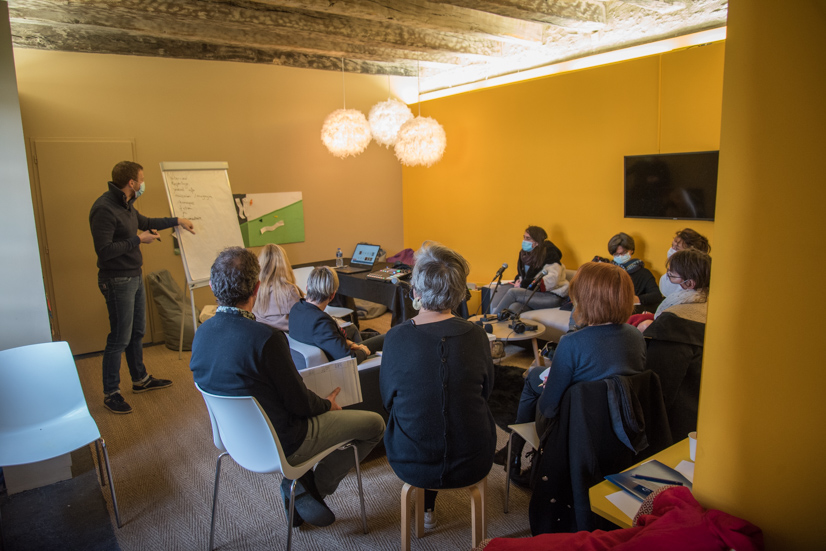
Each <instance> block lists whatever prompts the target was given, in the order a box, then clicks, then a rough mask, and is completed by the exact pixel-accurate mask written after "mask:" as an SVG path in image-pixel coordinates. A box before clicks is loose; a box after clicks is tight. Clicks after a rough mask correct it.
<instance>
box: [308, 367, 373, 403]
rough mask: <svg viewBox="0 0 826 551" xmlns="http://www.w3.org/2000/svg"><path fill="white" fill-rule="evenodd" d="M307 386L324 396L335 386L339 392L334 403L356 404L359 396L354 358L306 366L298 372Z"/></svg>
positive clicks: (359, 387)
mask: <svg viewBox="0 0 826 551" xmlns="http://www.w3.org/2000/svg"><path fill="white" fill-rule="evenodd" d="M298 373H299V374H300V375H301V378H302V379H304V384H305V385H307V388H309V389H310V390H312V391H313V392H315V393H316V394H318V395H319V396H321V397H322V398H326V397H327V396H329V395H330V393H331V392H332V391H334V390H335V389H336V387H341V392H340V393H339V395H338V396H336V403H337V404H338V405H340V406H341V407H345V406H351V405H353V404H358V403H359V402H361V401H362V400H363V398H362V396H361V382H360V381H359V371H358V365H357V363H356V359H355V358H342V359H340V360H336V361H334V362H330V363H326V364H322V365H318V366H316V367H308V368H307V369H302V370H301V371H299V372H298Z"/></svg>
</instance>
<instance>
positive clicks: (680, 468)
mask: <svg viewBox="0 0 826 551" xmlns="http://www.w3.org/2000/svg"><path fill="white" fill-rule="evenodd" d="M674 470H675V471H677V472H678V473H680V474H681V475H683V476H684V477H686V478H687V479H689V480H690V481H691V483H692V484H694V463H692V462H691V461H686V460H683V461H680V464H679V465H677V466H676V467H674Z"/></svg>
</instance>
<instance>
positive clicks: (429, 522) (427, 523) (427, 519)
mask: <svg viewBox="0 0 826 551" xmlns="http://www.w3.org/2000/svg"><path fill="white" fill-rule="evenodd" d="M424 527H425V528H427V529H428V530H433V529H434V528H436V511H425V512H424Z"/></svg>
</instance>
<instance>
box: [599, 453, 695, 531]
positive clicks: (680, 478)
mask: <svg viewBox="0 0 826 551" xmlns="http://www.w3.org/2000/svg"><path fill="white" fill-rule="evenodd" d="M650 463H655V464H656V465H652V466H649V467H646V465H649V464H650ZM643 468H645V470H648V472H649V473H653V472H654V471H656V472H658V473H659V474H665V476H661V477H657V475H656V474H651V476H653V477H655V478H663V479H664V480H672V481H675V482H682V483H683V485H684V486H686V487H687V488H688V489H689V490H690V489H691V487H692V483H693V481H694V463H692V462H691V461H681V462H680V464H679V465H677V467H676V468H674V469H672V468H670V467H667V466H666V465H663V464H662V463H660V462H659V461H649V462H648V463H643V464H642V465H640V466H639V467H636V468H634V469H631V470H628V471H625V472H624V473H619V475H626V474H628V475H634V474H637V475H643V476H646V473H645V472H643V471H638V469H643ZM619 475H608V476H606V477H605V478H606V479H608V480H610V481H611V482H613V483H614V484H617V486H619V487H620V488H623V491H620V492H616V493H613V494H609V495H607V496H606V498H607V499H608V501H610V502H611V503H613V504H614V505H615V506H616V507H617V508H618V509H619V510H620V511H622V512H623V513H625V515H626V516H627V517H628V519H629V520H631V519H633V518H634V516H636V514H637V511H639V509H640V506H641V505H642V500H641V499H640V497H639V496H638V495H637V494H635V493H632V492H630V491H626V490H625V487H624V486H622V485H620V484H618V483H617V482H615V481H614V480H611V479H612V477H617V476H619ZM631 480H633V481H635V482H634V484H633V486H637V485H638V484H639V483H640V482H642V483H643V484H644V485H645V486H646V487H649V488H650V489H651V490H652V491H653V490H656V489H657V488H659V487H661V486H667V485H668V484H665V483H657V482H652V481H646V480H642V479H634V478H632V479H631ZM643 493H645V492H643Z"/></svg>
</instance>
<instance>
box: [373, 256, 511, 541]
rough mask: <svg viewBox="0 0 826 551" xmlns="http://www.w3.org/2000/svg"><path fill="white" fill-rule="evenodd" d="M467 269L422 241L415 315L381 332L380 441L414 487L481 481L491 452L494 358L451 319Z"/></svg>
mask: <svg viewBox="0 0 826 551" xmlns="http://www.w3.org/2000/svg"><path fill="white" fill-rule="evenodd" d="M467 274H468V264H467V262H466V261H465V259H464V258H462V256H461V255H459V254H458V253H457V252H455V251H453V250H451V249H449V248H447V247H445V246H443V245H440V244H438V243H432V242H428V243H425V244H424V245H423V246H422V248H421V249H419V251H418V252H417V253H416V264H415V265H414V267H413V278H412V293H413V307H414V308H416V309H417V310H419V314H418V315H416V316H415V317H414V318H412V319H410V320H408V321H406V322H404V323H402V324H399V325H397V326H395V327H393V328H392V329H391V330H390V331H388V332H387V340H386V343H385V347H384V352H383V356H382V365H381V372H380V387H381V397H382V402H384V408H385V409H386V410H387V411H388V412H389V414H390V418H389V421H388V423H387V431H386V432H385V437H384V444H385V447H386V449H387V459H388V461H389V462H390V466H391V467H392V468H393V471H395V473H396V475H397V476H398V477H399V478H400V479H402V480H403V481H404V482H407V483H408V484H412V485H413V486H416V487H417V488H427V489H434V490H438V489H440V488H445V489H446V488H462V487H464V486H469V485H471V484H475V483H476V482H479V481H480V480H482V479H483V478H484V477H485V476H487V474H488V472H489V471H490V468H491V465H492V464H493V454H494V451H495V448H496V425H495V424H494V421H493V414H492V413H491V411H490V407H489V406H488V398H489V397H490V393H491V390H492V389H493V360H492V359H491V355H490V345H489V344H488V337H487V334H486V333H485V332H484V331H483V330H482V328H481V327H479V326H477V325H474V324H473V323H471V322H469V321H467V320H464V319H462V318H459V317H456V316H454V315H453V314H452V312H451V310H453V309H454V308H455V307H456V306H458V304H459V303H460V302H461V301H462V300H463V299H464V297H465V290H466V288H467ZM435 503H436V492H432V491H426V492H425V520H424V522H425V527H427V528H432V527H434V526H435V522H436V521H435V512H434V507H435Z"/></svg>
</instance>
